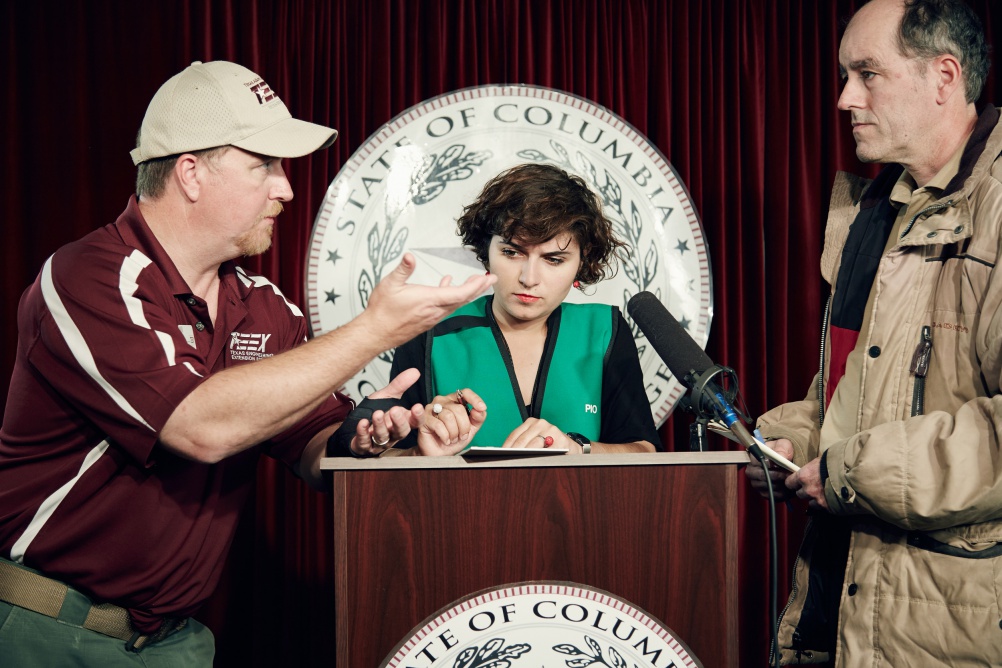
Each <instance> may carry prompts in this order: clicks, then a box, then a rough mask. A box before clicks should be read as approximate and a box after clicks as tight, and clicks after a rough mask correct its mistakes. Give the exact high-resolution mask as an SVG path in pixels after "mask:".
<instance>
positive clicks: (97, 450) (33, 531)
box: [10, 258, 108, 564]
mask: <svg viewBox="0 0 1002 668" xmlns="http://www.w3.org/2000/svg"><path fill="white" fill-rule="evenodd" d="M49 259H50V260H51V259H52V258H49ZM107 449H108V441H107V440H104V441H101V442H100V443H98V444H97V445H96V446H94V447H93V448H92V449H91V451H90V452H88V453H87V456H86V457H84V460H83V463H82V464H81V465H80V470H79V471H77V474H76V475H75V476H73V478H71V479H70V480H69V481H68V482H67V483H66V484H65V485H63V486H62V487H60V488H59V489H57V490H56V491H55V492H53V493H52V494H50V495H49V496H48V497H46V499H45V500H44V501H42V505H40V506H39V507H38V510H36V511H35V516H34V517H32V518H31V521H30V522H28V526H27V527H26V528H25V530H24V533H23V534H21V537H20V538H18V539H17V542H16V543H14V545H12V546H11V548H10V560H11V561H13V562H16V563H18V564H23V563H24V553H25V552H27V551H28V546H29V545H31V541H33V540H35V536H37V535H38V532H39V531H41V530H42V527H43V526H45V523H46V522H48V521H49V518H50V517H52V513H54V512H56V508H58V507H59V504H60V503H62V502H63V499H65V498H66V497H67V496H68V495H69V493H70V491H71V490H72V489H73V486H74V485H76V484H77V481H78V480H80V477H81V476H82V475H83V474H84V473H86V472H87V469H89V468H90V467H91V466H93V465H94V462H96V461H97V460H98V459H100V458H101V455H103V454H104V451H105V450H107Z"/></svg>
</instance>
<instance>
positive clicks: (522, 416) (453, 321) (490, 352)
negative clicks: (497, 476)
mask: <svg viewBox="0 0 1002 668" xmlns="http://www.w3.org/2000/svg"><path fill="white" fill-rule="evenodd" d="M492 299H493V297H481V298H480V299H478V300H476V301H474V302H472V303H470V304H467V305H466V306H463V307H462V308H460V309H458V310H457V311H456V312H455V313H454V314H453V315H452V316H451V317H449V318H447V319H445V320H443V321H442V322H440V323H439V324H438V325H436V326H435V328H434V329H432V330H431V331H430V332H428V340H427V348H426V351H427V352H428V354H427V356H426V360H427V365H426V369H425V379H426V380H425V382H426V386H427V391H428V395H427V396H428V397H429V398H430V397H434V396H436V395H444V394H448V393H450V392H455V391H456V390H458V389H462V388H464V387H469V388H470V389H472V390H473V391H474V392H476V393H477V394H479V395H480V397H481V398H482V399H483V400H484V402H485V403H486V404H487V420H486V421H485V422H484V424H483V426H481V428H480V429H479V430H478V431H477V433H476V435H475V436H474V438H473V440H472V442H471V446H473V445H476V446H480V447H501V444H502V443H504V440H505V439H506V438H508V435H509V434H510V433H511V432H512V431H513V430H514V429H515V427H517V426H518V425H520V424H522V423H523V422H525V420H526V419H528V418H530V417H540V418H542V419H544V420H546V421H547V422H550V423H551V424H553V425H555V426H557V427H559V428H560V429H561V430H562V431H564V432H569V431H574V432H578V433H580V434H583V435H584V436H587V437H588V438H589V439H590V440H592V441H597V440H599V433H600V429H601V426H602V368H603V366H604V365H605V360H606V357H607V356H608V354H609V348H610V344H611V342H612V340H613V336H614V334H615V329H616V326H617V325H618V323H619V320H618V318H616V313H615V311H614V310H613V308H612V307H611V306H608V305H606V304H561V305H560V306H559V307H558V308H557V309H556V311H554V313H553V314H552V315H551V316H550V318H549V320H548V321H547V327H548V328H549V329H548V332H547V340H546V347H545V349H544V351H543V358H542V359H541V360H540V362H539V364H540V372H539V373H538V378H539V381H538V386H537V388H536V396H535V397H533V398H534V400H535V401H534V405H533V411H534V414H533V415H530V414H529V413H528V411H527V410H526V407H525V404H524V403H523V402H522V395H521V392H520V391H519V390H518V389H517V388H518V382H517V380H516V378H515V370H514V367H513V366H512V361H511V355H510V354H509V353H508V345H507V344H506V343H505V340H504V337H503V336H502V334H501V331H500V330H499V329H498V326H497V323H496V322H495V321H494V317H493V314H491V315H488V311H489V310H490V308H491V300H492Z"/></svg>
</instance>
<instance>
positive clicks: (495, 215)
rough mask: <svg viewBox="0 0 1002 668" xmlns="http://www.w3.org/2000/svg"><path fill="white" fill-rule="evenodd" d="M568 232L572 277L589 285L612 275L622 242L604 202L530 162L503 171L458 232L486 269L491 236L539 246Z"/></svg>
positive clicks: (556, 171)
mask: <svg viewBox="0 0 1002 668" xmlns="http://www.w3.org/2000/svg"><path fill="white" fill-rule="evenodd" d="M564 233H570V234H571V235H573V237H574V239H575V240H576V241H577V242H578V246H580V248H581V267H580V268H579V269H578V273H577V276H576V279H577V280H578V281H580V282H581V283H583V284H584V285H591V284H593V283H598V282H599V281H601V280H603V279H606V278H612V277H613V276H615V275H616V269H617V267H616V260H617V259H618V258H619V253H620V249H622V248H626V244H625V243H623V242H622V241H620V240H619V239H618V238H616V235H615V233H614V232H613V229H612V222H611V221H610V220H609V219H608V218H606V217H605V216H604V215H603V214H602V202H601V200H599V198H598V197H597V196H596V195H595V193H593V192H592V191H591V190H589V189H588V186H587V185H586V184H585V182H584V180H583V179H581V178H580V177H578V176H572V175H570V174H568V173H567V172H565V171H564V170H562V169H560V168H559V167H554V166H552V165H542V164H536V163H528V164H524V165H518V166H517V167H512V168H511V169H509V170H507V171H504V172H501V173H500V174H498V175H497V176H495V177H494V178H493V179H491V180H490V181H488V182H487V185H485V186H484V189H483V190H482V191H481V192H480V195H479V196H478V197H477V199H476V201H474V202H473V203H472V204H470V205H469V206H467V207H465V208H464V209H463V215H462V216H460V218H459V221H458V230H457V234H459V236H461V237H462V238H463V244H464V245H466V246H469V247H470V248H472V249H473V251H474V252H475V253H476V255H477V259H478V260H480V261H481V262H482V263H483V265H484V266H485V267H487V263H488V261H487V258H488V251H489V249H490V245H491V239H492V238H493V237H494V235H495V234H496V235H498V236H500V237H501V238H502V239H504V240H505V241H513V240H516V239H517V240H518V241H519V242H520V243H524V244H530V245H531V244H539V243H543V242H545V241H549V240H550V239H552V238H553V237H555V236H557V235H559V234H564Z"/></svg>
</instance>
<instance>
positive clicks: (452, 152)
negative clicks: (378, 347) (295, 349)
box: [306, 86, 712, 425]
mask: <svg viewBox="0 0 1002 668" xmlns="http://www.w3.org/2000/svg"><path fill="white" fill-rule="evenodd" d="M525 162H545V163H550V164H554V165H557V166H559V167H561V168H563V169H565V170H566V171H568V172H571V173H574V174H577V175H578V176H581V177H582V178H583V179H584V180H585V181H586V182H587V183H588V184H589V186H590V187H591V188H592V190H593V191H595V192H596V193H597V194H598V195H599V196H600V197H601V199H602V202H603V207H604V211H605V213H606V215H607V216H608V217H609V218H610V219H611V220H612V221H613V223H614V225H615V227H616V232H617V234H618V235H619V236H620V237H621V238H622V239H623V240H624V241H626V242H627V243H628V244H629V246H630V251H629V254H628V255H627V257H625V258H624V260H623V261H622V262H621V263H620V266H619V271H618V273H617V275H616V277H615V278H613V279H610V280H606V281H603V282H601V283H599V284H598V285H596V286H595V287H594V288H593V289H589V290H588V294H581V293H580V292H579V291H576V290H572V291H571V295H570V296H569V297H568V301H570V302H588V301H591V302H603V303H608V304H614V305H617V306H619V307H620V309H621V310H622V311H623V312H624V315H625V314H626V303H627V301H628V300H629V298H630V297H631V296H633V295H634V294H636V293H638V292H640V291H642V290H646V291H649V292H652V293H654V294H655V295H657V296H658V297H659V298H660V299H661V301H662V302H663V303H664V304H665V306H666V307H667V308H668V310H669V311H671V313H672V314H673V315H674V316H675V318H676V319H677V320H678V321H679V322H680V323H681V325H682V326H683V327H684V328H685V329H686V330H687V331H688V332H689V333H690V334H691V335H692V337H693V339H695V340H696V342H697V343H699V344H700V346H705V345H706V340H707V337H708V336H709V327H710V318H711V314H712V304H711V279H710V260H709V257H708V255H707V248H706V244H705V243H704V239H703V233H702V228H701V225H700V222H699V217H698V215H697V213H696V210H695V208H694V206H693V204H692V202H691V201H690V198H689V195H688V193H687V192H686V189H685V186H684V185H683V184H682V182H681V180H680V179H679V178H678V176H677V175H676V173H675V171H674V169H673V168H672V166H671V164H670V163H669V162H668V161H667V160H666V159H665V157H664V156H663V155H662V154H661V153H660V151H658V150H657V148H655V147H654V146H653V145H651V144H650V143H649V142H648V141H647V140H646V138H644V137H643V135H641V134H640V133H639V132H638V131H637V130H635V129H634V128H633V127H631V126H630V125H629V124H628V123H627V122H626V121H624V120H623V119H622V118H620V117H618V116H616V115H615V114H613V113H612V112H610V111H609V110H607V109H605V108H603V107H600V106H599V105H597V104H594V103H593V102H589V101H588V100H585V99H583V98H580V97H576V96H574V95H570V94H568V93H564V92H561V91H557V90H553V89H549V88H543V87H538V86H479V87H475V88H467V89H463V90H458V91H454V92H451V93H448V94H446V95H442V96H440V97H437V98H434V99H431V100H428V101H426V102H423V103H421V104H419V105H417V106H415V107H412V108H410V109H408V110H406V111H405V112H403V113H402V114H400V115H399V116H397V117H396V118H394V119H393V120H392V121H390V122H389V123H387V124H386V125H384V126H383V127H381V128H380V129H379V130H377V131H376V132H375V133H374V134H373V135H372V136H371V137H370V138H369V139H368V140H367V141H366V142H365V144H364V145H363V146H362V147H360V148H359V149H358V150H357V151H355V153H354V155H353V156H352V157H351V159H350V160H348V162H347V163H345V165H344V166H343V167H342V169H341V171H340V172H339V173H338V174H337V176H336V177H335V178H334V181H333V182H332V183H331V184H330V187H329V188H328V189H327V194H326V197H325V198H324V201H323V204H322V205H321V208H320V211H319V212H318V214H317V217H316V221H315V223H314V228H313V234H312V238H311V240H310V246H309V251H308V258H307V269H306V300H307V311H308V317H309V319H310V324H311V327H312V330H313V332H314V334H322V333H324V332H328V331H330V330H332V329H335V328H337V327H339V326H341V325H343V324H345V323H347V322H348V321H349V320H351V319H352V318H354V317H355V316H357V315H358V314H359V313H361V312H362V310H363V309H364V308H365V306H366V304H367V303H368V299H369V295H370V294H371V292H372V289H373V287H374V286H375V285H376V283H378V282H379V280H380V279H382V278H383V276H385V275H386V274H387V272H389V271H390V270H392V269H393V268H394V267H395V266H396V264H397V263H398V262H399V260H400V258H401V256H402V255H403V254H404V252H406V251H410V252H411V253H413V254H414V255H415V256H416V257H417V259H418V268H417V271H416V272H415V274H414V276H413V277H412V279H411V281H412V282H416V283H424V284H428V285H437V284H438V282H439V280H440V279H441V278H442V277H443V276H445V275H450V276H452V278H453V280H454V281H455V282H461V281H463V280H465V279H466V278H467V277H468V276H470V275H472V274H473V273H479V272H483V267H482V266H481V265H480V264H479V263H478V262H477V260H476V258H475V257H474V255H473V253H472V252H470V251H468V250H466V249H464V248H463V247H462V246H461V244H460V241H459V238H458V237H457V236H456V232H455V226H456V219H457V218H458V217H459V215H460V213H461V212H462V209H463V206H464V205H466V204H467V203H469V202H471V201H473V199H474V198H475V197H476V195H477V194H478V193H479V192H480V190H481V188H482V187H483V185H484V184H485V183H486V182H487V181H488V180H489V179H490V178H491V177H493V176H495V175H496V174H498V173H499V172H501V171H503V170H505V169H507V168H509V167H512V166H514V165H517V164H520V163H525ZM627 320H628V322H630V326H631V330H632V332H633V336H634V338H635V339H636V342H637V348H638V351H639V354H640V363H641V368H642V369H643V371H644V382H645V385H646V390H647V397H648V400H649V401H650V404H651V411H652V413H653V414H654V418H655V421H656V423H657V424H658V425H660V424H662V423H663V422H664V421H665V419H666V418H667V417H668V415H669V414H670V413H671V410H672V408H673V407H674V405H675V403H676V401H677V400H678V399H679V397H680V396H681V395H682V393H683V390H684V388H683V386H682V385H681V383H680V382H679V381H678V380H677V379H676V378H675V377H674V376H673V375H672V374H671V373H670V372H669V371H668V369H667V367H666V366H665V365H664V364H663V363H662V362H661V360H660V358H659V357H658V356H657V354H656V353H655V352H654V350H653V348H651V347H650V346H649V345H647V342H646V340H645V338H644V336H643V334H642V333H641V332H640V330H639V328H637V327H636V325H635V324H634V323H633V322H632V321H630V320H629V316H628V315H627ZM391 355H392V351H388V352H386V353H384V354H382V355H380V356H379V357H378V358H377V359H375V360H373V361H372V362H371V363H370V364H368V365H367V366H366V367H365V368H364V369H363V370H362V371H361V372H360V373H359V374H358V375H356V376H355V377H354V378H352V379H351V380H350V381H349V382H348V384H347V386H346V387H345V388H344V391H345V392H346V393H347V394H348V395H349V396H351V397H353V398H355V399H359V398H361V397H364V396H365V395H367V394H369V393H371V392H372V391H374V390H376V389H378V388H380V387H382V386H384V385H385V384H386V383H387V382H388V381H389V371H390V363H391V361H392V357H391Z"/></svg>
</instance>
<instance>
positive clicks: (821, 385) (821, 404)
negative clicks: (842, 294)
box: [818, 295, 832, 429]
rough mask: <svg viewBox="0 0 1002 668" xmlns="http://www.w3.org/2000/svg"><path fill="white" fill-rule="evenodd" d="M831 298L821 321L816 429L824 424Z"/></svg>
mask: <svg viewBox="0 0 1002 668" xmlns="http://www.w3.org/2000/svg"><path fill="white" fill-rule="evenodd" d="M831 307H832V297H831V295H828V301H827V302H825V314H824V318H823V319H822V321H821V359H820V362H819V364H818V429H821V426H822V425H824V423H825V352H826V348H827V344H826V343H825V342H826V341H827V340H828V319H829V318H830V317H831Z"/></svg>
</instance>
